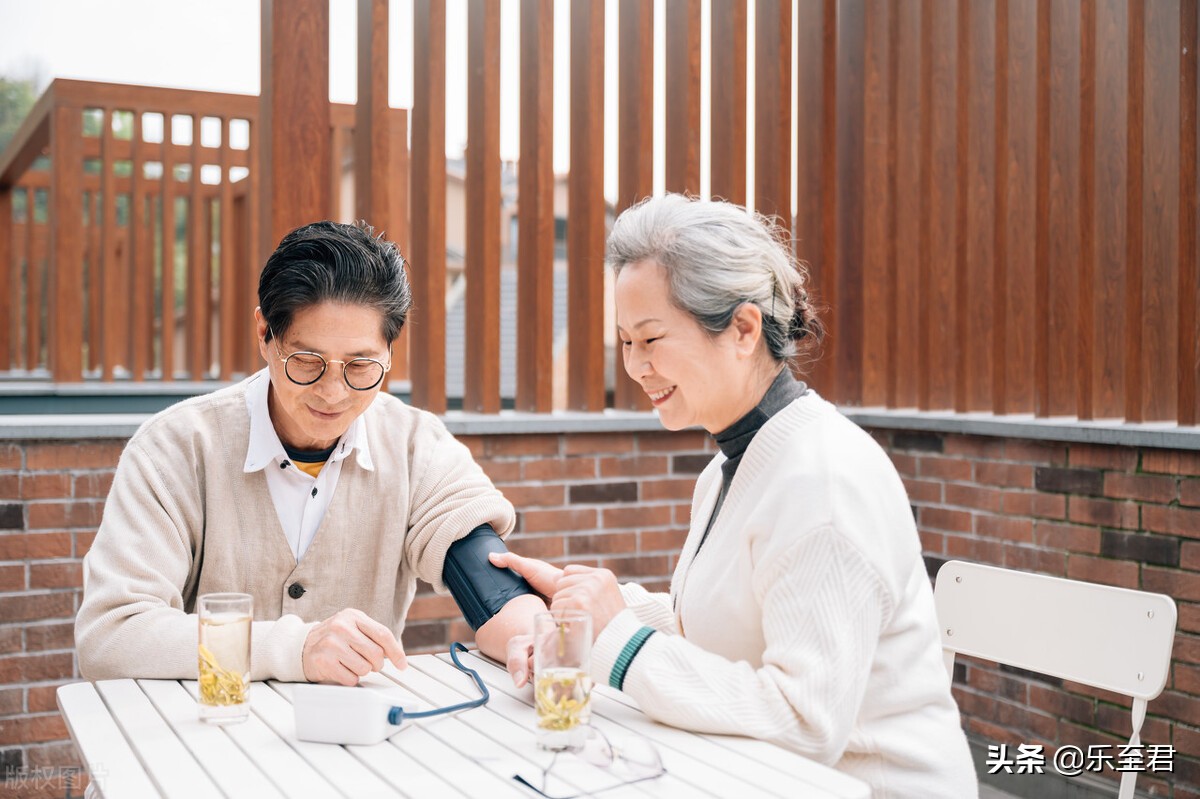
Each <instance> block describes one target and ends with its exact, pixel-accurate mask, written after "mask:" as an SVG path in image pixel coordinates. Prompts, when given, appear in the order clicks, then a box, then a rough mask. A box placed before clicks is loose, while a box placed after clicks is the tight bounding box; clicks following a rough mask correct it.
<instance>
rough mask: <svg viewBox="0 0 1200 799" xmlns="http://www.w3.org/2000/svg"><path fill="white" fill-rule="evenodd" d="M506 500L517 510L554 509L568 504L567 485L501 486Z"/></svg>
mask: <svg viewBox="0 0 1200 799" xmlns="http://www.w3.org/2000/svg"><path fill="white" fill-rule="evenodd" d="M499 488H500V492H501V493H502V494H504V497H505V499H507V500H508V501H509V502H511V503H512V504H513V507H515V508H529V507H538V508H553V507H558V506H559V505H563V504H565V503H566V499H567V491H566V485H564V484H562V483H559V484H558V485H506V486H499Z"/></svg>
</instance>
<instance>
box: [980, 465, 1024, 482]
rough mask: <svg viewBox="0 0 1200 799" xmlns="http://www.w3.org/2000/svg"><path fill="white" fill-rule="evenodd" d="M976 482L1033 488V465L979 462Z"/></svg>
mask: <svg viewBox="0 0 1200 799" xmlns="http://www.w3.org/2000/svg"><path fill="white" fill-rule="evenodd" d="M975 482H977V483H981V484H983V485H994V486H1001V487H1004V488H1033V467H1032V466H1025V465H1024V464H1019V463H977V464H975Z"/></svg>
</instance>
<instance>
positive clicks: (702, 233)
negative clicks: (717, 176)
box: [608, 194, 824, 361]
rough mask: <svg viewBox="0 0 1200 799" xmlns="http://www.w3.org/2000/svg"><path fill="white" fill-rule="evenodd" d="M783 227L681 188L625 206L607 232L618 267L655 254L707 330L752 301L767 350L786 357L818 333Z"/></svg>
mask: <svg viewBox="0 0 1200 799" xmlns="http://www.w3.org/2000/svg"><path fill="white" fill-rule="evenodd" d="M787 240H788V239H787V235H786V233H784V232H783V231H782V230H781V229H780V228H779V227H778V226H777V225H775V224H774V223H773V222H771V221H770V220H769V219H767V218H766V217H764V216H762V215H761V214H756V213H753V212H751V211H747V210H746V209H745V208H742V207H741V206H738V205H733V204H732V203H727V202H721V201H715V200H714V201H708V200H698V199H694V198H690V197H685V196H683V195H681V194H667V195H664V196H662V197H651V198H649V199H647V200H643V201H642V202H640V203H638V204H637V205H634V206H632V207H630V208H628V209H627V210H626V211H624V212H623V213H622V214H621V215H620V216H619V217H617V220H616V222H615V223H614V224H613V229H612V233H610V234H609V237H608V263H609V265H610V266H611V267H612V268H613V271H614V272H615V273H616V274H618V275H619V274H621V270H622V269H624V268H625V267H626V266H628V265H630V264H633V263H637V262H638V261H645V260H653V261H655V262H657V263H658V264H660V265H661V266H662V267H663V268H664V269H666V271H667V286H668V291H669V294H670V297H671V301H672V302H673V303H674V304H675V306H676V307H678V308H680V309H681V310H683V311H686V312H687V313H689V314H691V316H692V318H694V319H695V320H696V322H697V323H699V325H700V326H701V327H702V328H704V329H705V330H707V331H709V332H710V333H712V334H714V335H715V334H717V333H720V332H722V331H724V330H725V329H726V328H728V327H729V324H730V322H731V321H732V319H733V314H734V312H735V311H736V310H737V309H738V307H740V306H741V305H742V304H743V303H747V302H749V303H753V304H754V305H756V306H758V309H759V311H761V312H762V317H763V339H764V340H765V341H766V344H767V350H768V352H770V354H771V357H772V358H774V359H775V360H777V361H787V360H790V359H792V358H793V357H794V356H796V355H797V354H798V352H799V350H800V349H802V348H807V347H808V346H809V345H810V344H811V345H815V343H816V342H818V341H820V339H821V338H822V336H823V335H824V329H823V328H822V326H821V323H820V320H818V319H817V317H816V313H815V311H814V309H813V306H812V304H811V303H810V302H809V299H808V291H807V289H806V285H807V283H808V273H807V271H806V269H805V266H804V264H803V263H801V262H800V261H798V260H797V259H796V257H795V256H794V255H793V254H792V250H791V247H790V246H788V244H787V243H786V242H787Z"/></svg>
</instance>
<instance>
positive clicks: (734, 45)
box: [709, 0, 748, 205]
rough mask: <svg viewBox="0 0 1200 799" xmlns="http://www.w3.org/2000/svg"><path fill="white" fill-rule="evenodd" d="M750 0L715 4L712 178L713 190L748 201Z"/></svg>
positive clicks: (737, 200) (731, 199) (714, 193)
mask: <svg viewBox="0 0 1200 799" xmlns="http://www.w3.org/2000/svg"><path fill="white" fill-rule="evenodd" d="M747 16H748V15H747V12H746V0H713V3H712V104H711V105H710V106H709V114H710V116H711V118H712V140H711V158H710V160H711V162H712V178H711V184H710V186H709V191H710V193H711V194H712V196H713V197H719V198H721V199H723V200H728V201H729V202H731V203H737V204H738V205H745V204H746V25H747V19H746V18H747Z"/></svg>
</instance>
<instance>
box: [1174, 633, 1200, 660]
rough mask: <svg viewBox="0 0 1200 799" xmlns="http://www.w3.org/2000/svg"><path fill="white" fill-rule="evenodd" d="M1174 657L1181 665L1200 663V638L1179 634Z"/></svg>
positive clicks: (1176, 639) (1176, 637)
mask: <svg viewBox="0 0 1200 799" xmlns="http://www.w3.org/2000/svg"><path fill="white" fill-rule="evenodd" d="M1171 653H1172V655H1174V657H1175V659H1176V660H1177V661H1179V662H1180V663H1200V637H1197V636H1194V635H1185V634H1183V633H1178V634H1176V636H1175V648H1174V649H1173V650H1171Z"/></svg>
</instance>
